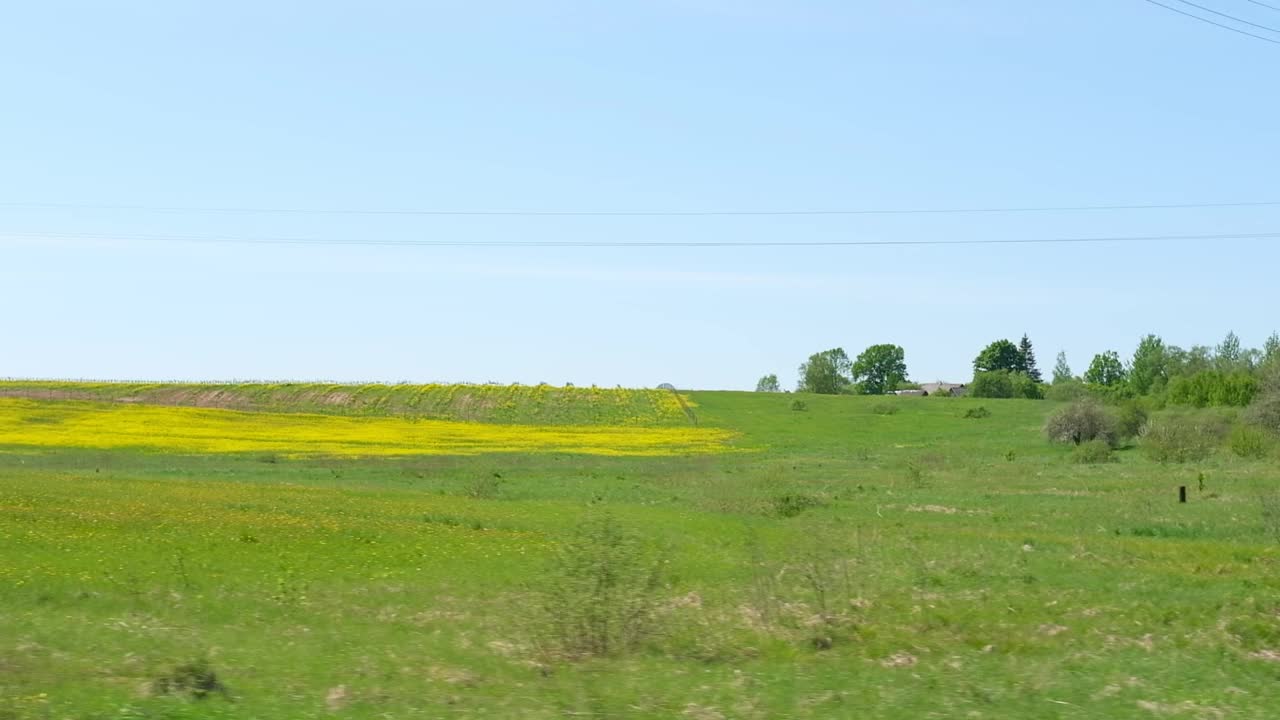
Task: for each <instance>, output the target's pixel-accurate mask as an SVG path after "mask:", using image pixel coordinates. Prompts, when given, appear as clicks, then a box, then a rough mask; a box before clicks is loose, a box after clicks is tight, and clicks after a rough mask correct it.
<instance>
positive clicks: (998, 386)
mask: <svg viewBox="0 0 1280 720" xmlns="http://www.w3.org/2000/svg"><path fill="white" fill-rule="evenodd" d="M969 395H970V396H972V397H978V398H1027V399H1029V400H1040V399H1043V397H1044V393H1043V391H1042V390H1041V385H1040V383H1038V382H1036V381H1035V380H1033V379H1031V377H1030V376H1028V375H1027V374H1026V373H1022V372H1009V371H1007V370H990V371H987V372H980V373H977V374H976V375H974V376H973V383H972V384H970V385H969Z"/></svg>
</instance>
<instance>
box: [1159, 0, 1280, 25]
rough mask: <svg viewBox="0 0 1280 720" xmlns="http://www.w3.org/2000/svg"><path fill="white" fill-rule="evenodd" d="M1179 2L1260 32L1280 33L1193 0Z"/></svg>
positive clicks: (1179, 0)
mask: <svg viewBox="0 0 1280 720" xmlns="http://www.w3.org/2000/svg"><path fill="white" fill-rule="evenodd" d="M1178 2H1180V3H1182V4H1183V5H1190V6H1191V7H1193V8H1198V9H1200V10H1203V11H1205V12H1208V13H1213V14H1214V15H1217V16H1219V17H1224V18H1227V19H1228V20H1231V21H1233V22H1238V23H1240V24H1241V25H1248V26H1249V27H1256V28H1258V29H1259V30H1266V31H1267V32H1273V33H1280V30H1277V29H1275V28H1273V27H1270V26H1268V25H1260V24H1258V23H1256V22H1250V21H1248V20H1245V19H1244V18H1238V17H1236V16H1235V15H1228V14H1226V13H1224V12H1218V11H1217V10H1214V9H1213V8H1209V7H1205V6H1204V5H1197V4H1196V3H1193V2H1191V0H1178Z"/></svg>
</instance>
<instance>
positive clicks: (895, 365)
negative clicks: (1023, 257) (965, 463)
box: [756, 332, 1280, 407]
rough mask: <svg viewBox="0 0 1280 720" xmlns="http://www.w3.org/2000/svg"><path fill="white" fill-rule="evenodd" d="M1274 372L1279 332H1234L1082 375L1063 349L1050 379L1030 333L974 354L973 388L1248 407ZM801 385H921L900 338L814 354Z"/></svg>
mask: <svg viewBox="0 0 1280 720" xmlns="http://www.w3.org/2000/svg"><path fill="white" fill-rule="evenodd" d="M1269 374H1277V375H1280V334H1276V333H1273V334H1272V335H1271V337H1269V338H1267V341H1266V343H1265V344H1264V345H1263V347H1261V348H1245V347H1243V346H1242V345H1241V342H1240V338H1239V337H1237V336H1236V334H1235V333H1234V332H1229V333H1227V336H1226V337H1225V338H1223V340H1222V342H1221V343H1219V344H1218V345H1216V346H1213V347H1210V346H1207V345H1193V346H1191V347H1190V348H1186V349H1184V348H1181V347H1178V346H1176V345H1170V344H1168V343H1166V342H1165V341H1164V340H1163V339H1162V338H1160V337H1159V336H1158V335H1154V334H1152V335H1147V336H1145V337H1143V338H1141V339H1140V340H1139V341H1138V344H1137V347H1136V348H1135V349H1134V351H1133V353H1132V355H1130V356H1129V357H1128V358H1123V357H1122V356H1121V355H1120V353H1119V352H1117V351H1115V350H1107V351H1105V352H1101V353H1098V354H1097V355H1095V356H1094V357H1093V359H1092V360H1091V361H1090V363H1089V365H1088V367H1087V368H1086V369H1085V371H1084V373H1083V374H1081V375H1076V374H1075V373H1074V372H1072V370H1071V367H1070V365H1069V364H1068V363H1067V357H1066V353H1065V352H1059V353H1058V356H1057V359H1056V362H1055V363H1054V366H1053V369H1052V374H1051V376H1050V378H1049V379H1048V380H1047V381H1046V380H1045V378H1044V376H1043V374H1042V373H1041V371H1040V368H1039V366H1038V365H1037V360H1036V354H1035V348H1034V346H1033V344H1032V342H1031V339H1030V338H1029V337H1028V336H1027V335H1025V334H1024V335H1023V336H1022V339H1021V340H1020V341H1019V342H1017V343H1015V342H1013V341H1011V340H1008V339H1000V340H996V341H994V342H992V343H990V344H988V345H987V346H986V347H984V348H983V349H982V350H981V352H979V353H978V355H977V356H976V357H975V358H974V360H973V378H972V380H970V382H969V383H968V387H967V394H969V395H970V396H973V397H987V398H1027V399H1044V398H1048V399H1053V400H1073V399H1079V398H1082V397H1095V398H1098V399H1101V400H1104V401H1110V402H1120V401H1125V400H1135V399H1140V398H1141V399H1145V400H1148V401H1149V402H1150V403H1151V404H1154V405H1157V406H1164V405H1166V404H1170V405H1191V406H1196V407H1206V406H1236V407H1244V406H1248V405H1250V404H1251V403H1253V402H1254V401H1255V399H1258V398H1259V396H1260V394H1261V393H1262V392H1263V390H1264V389H1265V388H1266V387H1267V386H1268V382H1269V381H1268V377H1269V376H1270V375H1269ZM799 376H800V379H799V382H798V384H797V386H796V391H797V392H809V393H821V394H827V395H836V394H861V395H883V394H886V393H890V392H894V391H896V390H906V389H916V388H919V385H918V384H915V383H912V382H910V381H909V380H908V378H907V364H906V353H905V351H904V350H903V349H902V347H901V346H899V345H893V344H887V343H885V344H878V345H872V346H870V347H868V348H867V349H865V350H863V351H862V352H861V353H860V354H859V355H858V356H857V357H855V358H853V359H852V360H851V359H850V358H849V356H848V354H847V353H846V352H845V351H844V349H843V348H839V347H837V348H832V349H830V350H823V351H822V352H817V353H814V354H813V355H810V356H809V358H808V359H807V360H805V361H804V362H803V363H802V364H801V365H800V368H799ZM781 389H782V388H781V386H780V384H779V383H778V376H777V375H766V376H764V377H762V378H761V379H760V381H759V383H757V385H756V390H757V391H759V392H780V391H781Z"/></svg>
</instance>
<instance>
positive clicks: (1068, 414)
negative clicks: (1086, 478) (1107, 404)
mask: <svg viewBox="0 0 1280 720" xmlns="http://www.w3.org/2000/svg"><path fill="white" fill-rule="evenodd" d="M1044 434H1045V436H1046V437H1048V438H1049V440H1050V441H1052V442H1069V443H1073V444H1075V445H1080V444H1082V443H1087V442H1091V441H1093V440H1102V441H1103V442H1105V443H1107V444H1108V445H1114V444H1115V440H1116V435H1117V431H1116V421H1115V418H1113V417H1112V416H1111V414H1110V413H1108V412H1107V411H1106V409H1104V408H1103V407H1102V406H1101V405H1099V404H1098V403H1097V402H1094V401H1093V400H1077V401H1076V402H1073V403H1071V404H1070V405H1068V406H1066V407H1064V408H1062V409H1061V410H1058V411H1057V412H1055V413H1054V414H1052V415H1050V416H1049V419H1048V420H1047V421H1046V422H1045V425H1044Z"/></svg>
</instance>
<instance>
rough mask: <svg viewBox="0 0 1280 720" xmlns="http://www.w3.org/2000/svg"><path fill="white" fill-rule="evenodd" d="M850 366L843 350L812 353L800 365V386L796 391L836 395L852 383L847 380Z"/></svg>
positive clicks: (836, 349) (834, 349)
mask: <svg viewBox="0 0 1280 720" xmlns="http://www.w3.org/2000/svg"><path fill="white" fill-rule="evenodd" d="M851 365H852V363H850V362H849V356H848V355H846V354H845V352H844V349H843V348H833V349H831V350H823V351H822V352H820V353H814V354H813V355H810V356H809V359H808V360H806V361H805V362H804V363H803V364H801V365H800V384H799V385H798V386H797V388H796V390H797V391H798V392H809V393H819V394H823V395H838V394H840V392H841V391H842V390H844V389H845V387H847V386H848V385H849V384H850V383H851V382H852V380H850V379H849V372H850V370H851Z"/></svg>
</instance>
